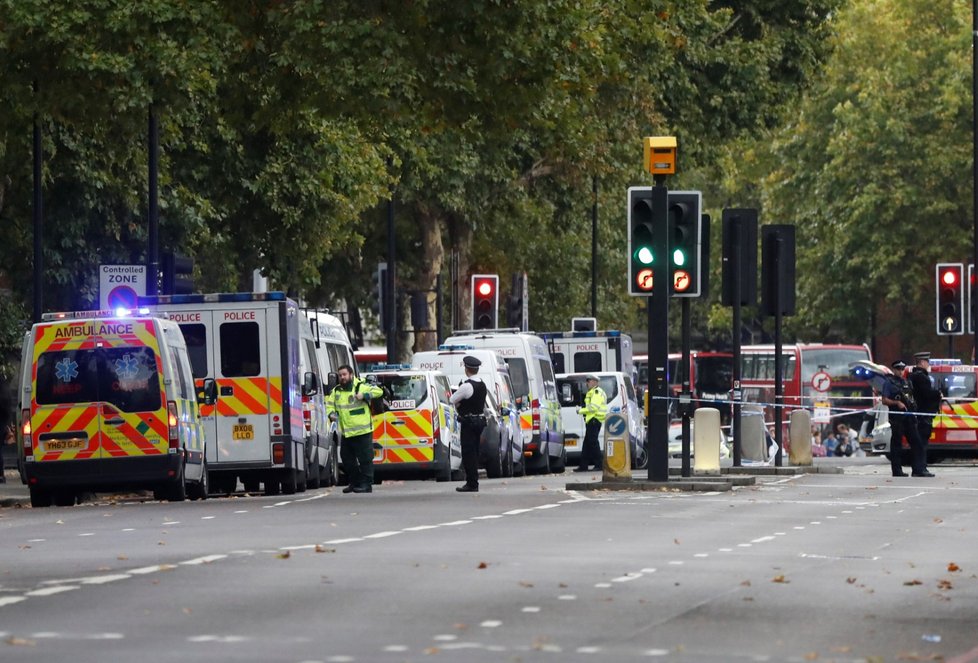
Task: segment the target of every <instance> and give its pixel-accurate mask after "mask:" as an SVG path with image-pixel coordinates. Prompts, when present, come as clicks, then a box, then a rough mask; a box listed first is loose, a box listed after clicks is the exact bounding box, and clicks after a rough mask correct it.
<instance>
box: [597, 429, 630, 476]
mask: <svg viewBox="0 0 978 663" xmlns="http://www.w3.org/2000/svg"><path fill="white" fill-rule="evenodd" d="M601 465H602V467H601V469H602V470H603V471H602V477H601V480H602V481H631V480H632V450H631V444H630V440H629V439H628V422H627V421H625V417H623V416H622V415H620V414H609V415H608V417H607V418H606V419H605V420H604V462H603V463H602V464H601Z"/></svg>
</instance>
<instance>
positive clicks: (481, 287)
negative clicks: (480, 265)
mask: <svg viewBox="0 0 978 663" xmlns="http://www.w3.org/2000/svg"><path fill="white" fill-rule="evenodd" d="M475 289H476V292H478V293H479V294H480V295H482V296H483V297H488V296H489V295H491V294H492V281H488V280H486V281H480V282H478V283H476V286H475Z"/></svg>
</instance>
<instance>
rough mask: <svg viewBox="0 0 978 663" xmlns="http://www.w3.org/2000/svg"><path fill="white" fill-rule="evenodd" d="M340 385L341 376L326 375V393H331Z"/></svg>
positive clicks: (334, 374)
mask: <svg viewBox="0 0 978 663" xmlns="http://www.w3.org/2000/svg"><path fill="white" fill-rule="evenodd" d="M339 383H340V376H339V375H337V374H336V373H329V374H327V375H326V393H327V394H328V393H330V392H331V391H333V390H334V389H336V385H338V384H339Z"/></svg>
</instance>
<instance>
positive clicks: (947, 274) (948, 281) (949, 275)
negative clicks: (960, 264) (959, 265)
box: [941, 269, 958, 285]
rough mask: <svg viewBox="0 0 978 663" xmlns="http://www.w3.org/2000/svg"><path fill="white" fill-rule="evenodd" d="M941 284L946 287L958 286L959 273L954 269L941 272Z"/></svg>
mask: <svg viewBox="0 0 978 663" xmlns="http://www.w3.org/2000/svg"><path fill="white" fill-rule="evenodd" d="M941 283H943V284H944V285H957V284H958V272H956V271H955V270H953V269H948V270H945V271H943V272H941Z"/></svg>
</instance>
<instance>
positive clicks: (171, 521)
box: [163, 520, 180, 526]
mask: <svg viewBox="0 0 978 663" xmlns="http://www.w3.org/2000/svg"><path fill="white" fill-rule="evenodd" d="M179 524H180V521H179V520H170V521H167V522H165V523H163V525H164V526H166V525H179Z"/></svg>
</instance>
